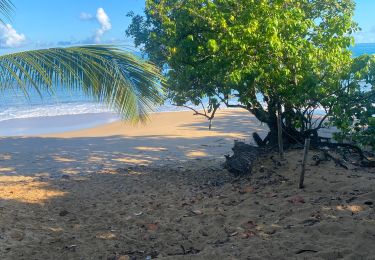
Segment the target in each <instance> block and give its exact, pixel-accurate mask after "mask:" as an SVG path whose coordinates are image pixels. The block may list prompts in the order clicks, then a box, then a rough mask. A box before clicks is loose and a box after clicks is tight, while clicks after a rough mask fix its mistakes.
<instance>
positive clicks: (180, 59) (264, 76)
mask: <svg viewBox="0 0 375 260" xmlns="http://www.w3.org/2000/svg"><path fill="white" fill-rule="evenodd" d="M353 10H354V3H353V1H352V0H342V1H336V0H314V1H308V0H282V1H281V0H257V1H255V0H184V1H182V0H166V1H160V0H146V10H145V16H140V15H132V14H131V15H130V16H131V17H132V19H133V22H132V24H131V25H130V26H129V28H128V30H127V34H128V35H129V36H133V37H134V38H135V44H136V45H137V46H141V47H142V48H143V51H144V53H146V54H147V56H148V57H149V58H150V59H151V61H153V62H155V63H156V64H158V65H159V66H160V67H163V68H166V74H167V78H168V83H169V84H168V85H169V87H168V88H169V96H170V97H171V98H172V99H173V100H174V101H175V102H176V103H177V104H183V103H186V102H187V101H192V102H193V103H199V101H201V100H202V99H204V98H208V99H209V100H210V104H209V105H210V106H213V103H219V102H223V103H225V104H226V105H227V106H237V107H243V108H245V109H247V110H249V111H250V112H252V113H253V114H255V115H256V116H257V118H258V119H259V120H261V121H262V122H265V123H267V124H268V126H269V127H270V130H271V131H274V130H275V126H276V124H275V122H276V110H277V108H278V107H279V106H281V107H283V109H284V111H285V112H284V114H283V118H284V122H285V127H287V128H298V129H299V130H300V131H302V132H303V131H305V130H307V129H308V128H311V125H310V123H311V120H312V115H313V113H314V110H315V109H316V108H317V107H318V106H321V107H323V108H325V109H327V111H329V110H330V109H333V106H334V105H335V104H336V98H335V95H334V94H335V93H337V92H339V91H341V90H342V85H341V84H340V83H341V79H342V77H343V75H344V73H345V72H346V71H348V68H349V67H350V63H351V53H350V51H349V50H348V47H349V46H350V45H351V44H352V43H353V38H352V37H351V34H352V33H353V32H354V31H356V30H357V25H356V24H355V23H354V22H353V21H352V17H353ZM233 97H236V101H238V102H234V103H233ZM260 98H263V100H260ZM263 102H264V103H263ZM317 125H318V126H319V127H320V126H321V124H320V123H319V124H317Z"/></svg>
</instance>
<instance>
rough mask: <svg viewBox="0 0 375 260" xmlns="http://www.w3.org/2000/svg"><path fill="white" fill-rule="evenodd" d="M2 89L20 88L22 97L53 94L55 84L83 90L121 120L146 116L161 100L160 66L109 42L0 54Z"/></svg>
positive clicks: (0, 81) (0, 82)
mask: <svg viewBox="0 0 375 260" xmlns="http://www.w3.org/2000/svg"><path fill="white" fill-rule="evenodd" d="M0 72H1V77H0V84H1V86H0V90H5V89H9V88H21V89H22V90H23V91H24V93H25V95H26V96H27V95H28V89H29V88H30V87H32V88H34V89H35V90H36V91H37V92H38V93H40V94H41V93H42V91H47V92H50V93H52V94H53V93H54V90H55V87H56V86H59V87H65V88H71V89H81V90H83V91H84V93H85V94H86V95H88V96H90V97H93V98H95V99H96V100H97V101H99V102H104V103H106V104H108V105H109V106H110V107H111V108H114V109H116V110H117V111H118V112H119V113H120V114H121V115H122V116H123V117H124V118H127V119H137V118H138V117H139V116H140V119H142V118H144V117H145V116H146V115H147V113H148V112H149V111H151V110H152V107H153V106H154V105H155V104H159V103H161V100H162V99H161V90H162V88H161V85H160V84H161V81H160V77H159V72H158V69H157V68H156V67H155V66H153V65H151V64H149V63H147V62H144V61H141V60H140V59H139V58H137V57H136V56H134V55H132V54H129V53H126V52H124V51H122V50H121V49H118V48H116V47H113V46H98V45H95V46H82V47H70V48H54V49H46V50H34V51H26V52H20V53H13V54H7V55H3V56H0Z"/></svg>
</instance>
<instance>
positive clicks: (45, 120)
mask: <svg viewBox="0 0 375 260" xmlns="http://www.w3.org/2000/svg"><path fill="white" fill-rule="evenodd" d="M352 52H353V56H358V55H362V54H366V53H367V54H375V43H366V44H357V45H356V46H355V47H353V48H352ZM198 108H199V107H198ZM182 110H188V109H187V108H184V107H176V106H174V105H172V104H171V102H168V101H166V102H165V104H164V105H162V106H160V107H158V108H156V110H155V112H173V111H182ZM118 119H119V116H118V115H117V114H116V113H115V111H113V110H111V109H109V108H108V107H106V106H105V105H103V104H98V103H97V102H95V101H94V100H92V99H91V98H89V97H87V96H86V95H85V94H84V93H83V92H81V91H78V90H66V89H65V88H63V87H61V88H57V89H56V91H55V93H54V94H49V93H42V95H41V96H40V95H39V94H38V93H37V92H36V91H32V90H31V91H29V96H28V97H27V98H26V97H25V95H24V93H23V92H22V91H20V90H19V89H10V90H9V89H6V90H3V91H1V92H0V135H1V136H4V135H5V136H16V135H30V134H47V133H53V132H62V131H70V130H78V129H82V128H88V127H94V126H97V125H100V124H104V123H109V122H113V121H116V120H118Z"/></svg>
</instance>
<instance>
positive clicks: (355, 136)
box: [330, 55, 375, 151]
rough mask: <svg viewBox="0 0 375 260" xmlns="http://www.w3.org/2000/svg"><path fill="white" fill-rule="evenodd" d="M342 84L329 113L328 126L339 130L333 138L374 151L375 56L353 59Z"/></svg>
mask: <svg viewBox="0 0 375 260" xmlns="http://www.w3.org/2000/svg"><path fill="white" fill-rule="evenodd" d="M343 85H344V86H345V87H344V88H343V90H342V91H341V93H339V94H338V95H337V100H338V102H337V105H336V106H334V107H333V109H332V111H331V112H330V114H331V115H332V116H331V120H330V121H331V124H333V125H335V126H337V127H338V128H339V129H340V130H341V131H340V132H339V133H336V139H337V140H340V141H345V140H349V141H352V142H354V143H357V144H359V145H362V146H367V147H370V148H371V149H372V150H373V151H375V55H362V56H359V57H357V58H354V59H353V62H352V64H351V67H350V70H349V72H348V73H347V74H346V77H345V78H344V79H343Z"/></svg>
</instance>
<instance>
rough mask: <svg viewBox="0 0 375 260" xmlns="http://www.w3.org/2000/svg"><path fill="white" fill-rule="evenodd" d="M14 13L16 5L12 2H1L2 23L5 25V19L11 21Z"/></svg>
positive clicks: (0, 18)
mask: <svg viewBox="0 0 375 260" xmlns="http://www.w3.org/2000/svg"><path fill="white" fill-rule="evenodd" d="M13 11H14V5H13V3H12V1H10V0H0V23H2V24H5V22H4V19H3V17H4V18H6V19H7V20H10V19H11V15H12V13H13Z"/></svg>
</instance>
